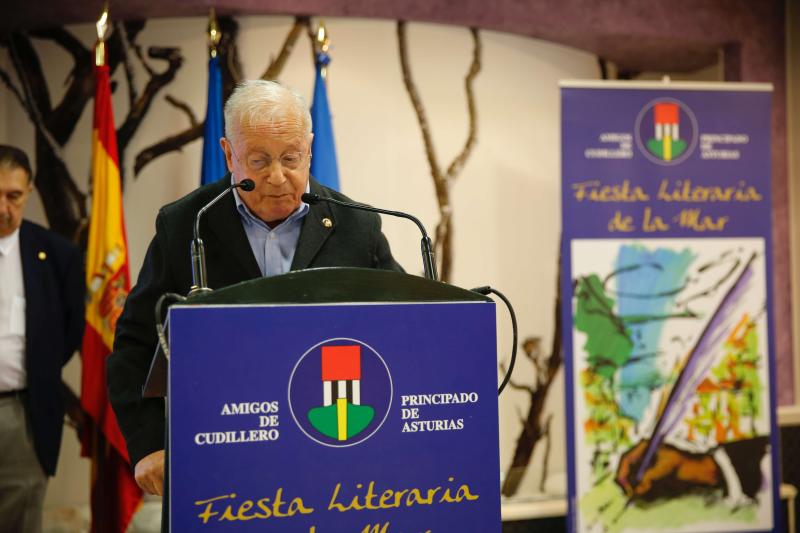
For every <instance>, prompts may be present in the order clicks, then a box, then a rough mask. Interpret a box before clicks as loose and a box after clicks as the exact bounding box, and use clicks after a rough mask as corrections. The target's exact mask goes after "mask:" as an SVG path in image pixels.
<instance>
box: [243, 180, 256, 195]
mask: <svg viewBox="0 0 800 533" xmlns="http://www.w3.org/2000/svg"><path fill="white" fill-rule="evenodd" d="M239 188H240V189H242V190H243V191H247V192H250V191H252V190H253V189H255V188H256V182H254V181H253V180H251V179H250V178H245V179H243V180H242V181H240V182H239Z"/></svg>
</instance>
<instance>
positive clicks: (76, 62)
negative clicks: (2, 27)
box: [0, 21, 183, 435]
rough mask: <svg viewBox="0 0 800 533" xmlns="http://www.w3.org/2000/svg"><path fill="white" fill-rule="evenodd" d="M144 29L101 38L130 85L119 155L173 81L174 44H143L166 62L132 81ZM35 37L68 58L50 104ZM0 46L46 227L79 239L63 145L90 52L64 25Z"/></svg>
mask: <svg viewBox="0 0 800 533" xmlns="http://www.w3.org/2000/svg"><path fill="white" fill-rule="evenodd" d="M143 28H144V22H141V21H132V22H125V23H124V24H116V25H115V27H114V31H113V32H112V34H111V35H110V36H109V37H108V38H107V39H106V49H107V53H108V65H109V68H110V70H111V72H112V73H113V72H114V71H115V70H116V68H117V67H118V66H119V65H124V68H125V71H126V81H127V83H128V85H129V87H128V93H127V94H128V99H129V102H130V109H129V111H128V115H127V117H126V118H125V120H124V121H123V124H122V127H121V128H120V129H119V130H118V131H117V138H118V147H119V153H120V159H122V154H123V153H124V149H125V147H126V146H127V143H128V142H129V141H130V139H131V138H132V137H133V135H134V134H135V132H136V130H137V129H138V127H139V125H140V124H141V122H142V120H143V119H144V117H145V115H146V114H147V111H148V110H149V109H150V104H151V103H152V101H153V99H154V98H155V96H156V95H157V93H158V92H159V91H160V90H161V89H163V88H164V87H165V86H166V85H167V84H168V83H170V82H171V81H172V79H173V78H174V77H175V74H176V72H177V71H178V69H179V68H180V66H181V63H182V60H183V59H182V57H181V55H180V52H179V50H178V49H177V48H155V47H151V48H149V49H148V55H149V56H150V57H151V58H153V59H159V60H163V61H166V63H167V66H166V68H165V69H164V70H163V71H161V72H155V71H153V70H152V69H150V68H147V69H146V70H147V72H148V74H149V75H150V79H149V80H148V82H147V85H146V86H145V88H144V90H143V91H142V92H141V93H138V92H137V88H136V87H135V86H134V85H135V79H134V76H133V72H134V71H133V69H132V67H131V65H130V61H131V58H130V56H129V54H128V50H129V49H131V48H133V49H134V50H140V46H139V45H138V44H137V43H136V38H137V36H138V35H139V33H140V32H141V30H142V29H143ZM34 39H39V40H47V41H51V42H52V43H54V44H55V45H57V46H59V47H60V48H62V49H63V50H65V51H66V52H67V54H69V56H70V57H71V59H72V62H73V64H72V69H71V70H70V73H69V76H68V78H67V82H66V90H65V91H64V96H63V97H62V98H61V100H60V101H59V102H57V103H55V105H54V103H53V100H52V98H51V94H50V89H49V87H48V84H47V80H46V76H45V73H44V69H43V68H42V64H41V61H40V59H39V55H38V53H37V50H36V47H35V46H34V42H33V41H34ZM0 48H5V49H6V50H7V51H8V55H9V58H10V59H11V65H12V67H13V68H14V71H15V74H16V79H17V80H19V82H18V85H17V84H15V83H14V82H13V81H12V77H11V76H10V75H9V73H8V72H6V71H4V70H2V69H0V81H2V82H3V84H4V85H5V86H6V87H8V88H9V90H10V91H11V93H12V94H13V95H14V97H15V98H16V99H17V100H18V102H19V104H20V106H21V107H22V109H24V110H25V113H26V114H27V116H28V118H29V119H30V121H31V123H32V124H33V127H34V132H35V133H34V140H35V148H34V150H35V155H34V157H33V158H34V160H35V165H34V166H35V169H36V171H35V174H34V177H33V178H34V183H35V186H36V189H37V190H38V192H39V196H40V198H41V200H42V205H43V207H44V211H45V216H46V217H47V220H48V223H49V225H50V228H51V229H52V230H54V231H56V232H57V233H59V234H61V235H63V236H65V237H66V238H68V239H70V240H71V241H73V242H76V243H79V244H81V245H82V246H85V232H86V228H87V227H88V220H87V217H88V213H87V209H86V198H87V194H86V193H84V192H83V191H81V190H80V188H79V187H78V185H77V183H76V181H75V180H74V179H73V177H72V175H71V174H70V171H69V169H68V168H67V165H66V163H65V161H64V158H63V155H62V150H63V147H64V146H65V145H66V144H67V143H68V142H69V140H70V138H71V137H72V134H73V132H74V131H75V126H76V124H77V123H78V119H79V118H80V117H81V115H82V113H83V111H84V109H85V107H86V105H87V104H88V103H89V102H90V101H91V100H92V98H93V96H94V76H93V72H92V69H93V65H94V56H93V53H92V51H90V50H89V49H87V48H86V47H85V46H83V44H82V43H81V42H80V41H79V40H78V39H77V38H76V37H75V36H74V35H72V34H71V33H70V32H69V31H67V30H66V29H64V28H55V29H47V30H37V31H34V32H31V33H25V32H12V33H7V34H3V35H0ZM123 168H124V167H121V168H120V171H122V170H123ZM61 387H62V395H63V397H64V399H65V404H66V410H67V415H68V418H69V421H70V422H69V423H70V425H72V426H73V427H75V428H76V429H77V430H78V434H79V435H80V433H81V431H82V427H83V425H84V416H83V412H82V411H81V408H80V401H79V400H78V397H77V395H76V394H75V393H74V392H73V391H72V390H71V389H70V388H69V386H67V385H66V384H64V383H63V382H62V385H61Z"/></svg>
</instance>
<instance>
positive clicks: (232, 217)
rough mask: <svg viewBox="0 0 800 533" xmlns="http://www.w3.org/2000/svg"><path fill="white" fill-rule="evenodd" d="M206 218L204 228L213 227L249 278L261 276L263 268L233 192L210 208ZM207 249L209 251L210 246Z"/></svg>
mask: <svg viewBox="0 0 800 533" xmlns="http://www.w3.org/2000/svg"><path fill="white" fill-rule="evenodd" d="M220 192H221V191H220ZM205 218H206V220H207V224H203V226H204V228H203V229H206V228H210V229H211V232H213V234H214V235H215V237H216V239H217V241H219V243H220V244H221V245H222V246H224V247H225V248H226V249H227V250H228V252H229V253H230V257H232V258H233V259H234V261H235V262H236V263H238V264H239V265H240V266H241V267H242V268H243V269H244V271H245V272H246V273H247V276H248V279H252V278H258V277H261V270H260V269H259V268H258V262H256V258H255V256H254V255H253V250H252V248H251V247H250V241H249V240H247V234H246V233H245V232H244V227H243V226H242V221H241V219H240V217H239V212H238V211H237V210H236V201H235V200H234V199H233V192H231V193H230V194H228V195H226V196H225V197H224V198H223V199H222V200H220V201H219V204H217V205H215V206H214V207H212V208H211V209H209V210H208V212H206V215H205ZM201 231H202V230H201ZM206 231H208V230H207V229H206ZM206 250H207V251H208V246H206Z"/></svg>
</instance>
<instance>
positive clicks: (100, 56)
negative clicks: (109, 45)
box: [94, 0, 108, 67]
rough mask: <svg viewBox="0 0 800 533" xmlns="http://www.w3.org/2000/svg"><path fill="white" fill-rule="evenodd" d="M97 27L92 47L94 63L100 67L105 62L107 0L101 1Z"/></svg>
mask: <svg viewBox="0 0 800 533" xmlns="http://www.w3.org/2000/svg"><path fill="white" fill-rule="evenodd" d="M95 27H96V28H97V46H95V48H94V64H95V65H97V66H98V67H102V66H103V65H105V64H106V45H105V41H106V33H108V1H107V0H106V2H104V3H103V12H102V13H100V18H99V19H97V23H96V24H95Z"/></svg>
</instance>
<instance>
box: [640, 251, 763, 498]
mask: <svg viewBox="0 0 800 533" xmlns="http://www.w3.org/2000/svg"><path fill="white" fill-rule="evenodd" d="M755 258H756V254H755V253H754V254H753V255H751V256H750V259H749V260H748V261H747V264H746V265H745V267H744V269H743V270H742V272H741V274H739V278H738V279H737V280H736V282H735V283H734V284H733V286H732V287H731V288H730V290H729V291H728V293H727V294H726V295H725V297H724V298H723V299H722V302H720V304H719V307H718V308H717V310H716V311H715V312H714V315H713V316H712V317H711V320H710V321H709V322H708V324H707V325H706V327H705V329H704V330H703V333H702V334H701V335H700V339H699V340H698V341H697V344H695V346H694V348H693V350H692V353H691V354H690V355H689V359H688V360H687V362H686V365H685V366H684V367H683V370H681V373H680V375H679V376H678V380H677V382H676V383H675V386H674V387H673V388H672V391H671V392H670V394H669V398H668V399H667V404H666V406H665V407H664V412H663V413H662V414H661V417H660V418H659V419H658V421H657V422H656V427H655V429H654V430H653V435H652V437H651V438H650V442H649V443H648V444H647V449H646V450H645V453H644V459H643V460H642V463H641V465H639V471H638V472H637V474H636V483H639V482H640V481H641V480H642V478H643V477H644V473H645V472H646V471H647V468H648V467H649V466H650V462H651V461H652V459H653V455H655V453H656V450H657V449H658V447H659V446H660V445H661V442H662V441H663V440H664V437H665V436H666V435H667V434H669V433H670V431H672V430H673V428H674V427H675V426H676V424H678V422H680V420H681V419H682V418H683V415H684V413H685V412H686V408H687V407H688V406H689V400H690V398H691V397H692V396H694V392H695V390H696V389H697V386H698V385H699V384H700V381H701V380H702V379H703V377H704V376H705V375H706V374H708V371H709V370H710V369H711V366H712V365H713V364H714V360H715V359H714V357H713V356H714V353H715V349H716V348H717V347H718V346H719V345H720V342H721V341H722V340H723V339H724V338H725V337H726V336H727V334H728V332H729V331H730V330H731V329H732V328H733V327H735V323H734V324H732V322H734V320H735V317H733V316H732V315H733V313H734V311H736V310H737V308H738V304H739V302H740V300H741V299H742V297H743V296H744V294H745V293H746V292H747V290H748V289H749V284H750V281H751V280H752V278H753V268H752V267H753V261H754V260H755Z"/></svg>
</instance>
